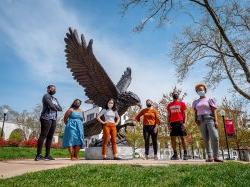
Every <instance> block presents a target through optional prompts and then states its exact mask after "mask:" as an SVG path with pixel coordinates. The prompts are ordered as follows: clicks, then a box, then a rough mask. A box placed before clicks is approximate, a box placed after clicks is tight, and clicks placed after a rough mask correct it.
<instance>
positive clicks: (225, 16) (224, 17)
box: [122, 0, 250, 100]
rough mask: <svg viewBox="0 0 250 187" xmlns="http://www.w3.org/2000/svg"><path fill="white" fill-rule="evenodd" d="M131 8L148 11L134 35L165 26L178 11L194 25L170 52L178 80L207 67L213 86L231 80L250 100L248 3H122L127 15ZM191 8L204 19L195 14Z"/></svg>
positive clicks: (188, 0)
mask: <svg viewBox="0 0 250 187" xmlns="http://www.w3.org/2000/svg"><path fill="white" fill-rule="evenodd" d="M131 6H142V7H143V8H146V9H147V13H146V18H145V19H143V20H142V22H141V23H139V24H138V25H137V26H136V27H135V29H134V30H135V31H141V30H143V28H144V27H145V25H146V24H147V23H148V22H149V21H150V20H151V19H155V20H157V22H158V25H162V24H164V23H165V22H166V21H168V20H170V18H171V15H175V14H176V13H178V11H179V12H182V11H183V10H184V11H187V13H188V15H190V16H191V17H192V18H193V20H194V24H193V25H192V26H190V27H187V28H184V32H183V34H182V37H179V38H178V39H177V40H176V41H175V42H174V47H173V50H172V52H171V55H172V57H173V61H174V63H175V65H176V66H177V74H178V77H179V80H180V81H182V80H183V79H184V78H186V76H187V74H188V72H189V70H190V68H191V67H193V66H194V65H195V64H197V63H204V64H206V66H207V67H208V68H209V72H208V73H207V75H206V76H205V77H204V78H205V81H206V82H207V83H208V84H209V85H210V86H214V87H215V86H216V85H217V84H218V83H219V82H221V81H222V80H224V79H228V80H229V81H230V82H231V84H232V86H233V88H234V90H235V91H236V92H238V93H239V94H240V95H241V96H243V97H244V98H246V99H248V100H250V70H249V65H250V62H249V57H250V55H249V54H250V35H249V33H250V2H249V0H245V1H234V0H231V1H214V0H211V1H208V0H183V1H178V0H165V1H164V0H123V3H122V10H123V12H124V13H125V12H126V11H127V10H128V9H129V8H130V7H131ZM190 7H191V8H192V9H196V10H197V11H200V12H201V15H199V16H197V14H192V13H193V11H192V10H190Z"/></svg>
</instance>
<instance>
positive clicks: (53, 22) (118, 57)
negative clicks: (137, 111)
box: [0, 0, 202, 106]
mask: <svg viewBox="0 0 250 187" xmlns="http://www.w3.org/2000/svg"><path fill="white" fill-rule="evenodd" d="M0 12H1V13H0V15H1V16H0V31H1V32H2V33H4V35H6V36H7V38H8V39H7V40H6V41H7V42H8V45H10V46H11V47H12V48H13V50H15V52H16V53H17V54H18V55H19V57H20V58H21V59H22V60H23V61H24V62H26V63H27V64H28V67H30V69H29V71H30V72H31V73H32V74H33V76H34V77H35V79H37V81H40V80H42V81H45V82H51V81H56V82H60V83H67V84H69V85H70V87H72V88H73V87H75V88H76V90H77V91H80V90H81V88H79V86H78V85H77V83H76V82H75V81H73V80H72V78H71V75H70V72H69V71H68V70H67V69H66V63H65V61H66V60H65V57H64V45H65V44H64V40H63V39H64V36H65V33H66V31H67V30H68V26H72V27H73V28H76V29H77V30H78V32H79V34H81V33H84V34H85V36H86V39H87V40H89V39H90V38H93V39H94V45H93V48H94V52H95V54H96V56H97V58H98V60H99V61H100V62H101V63H102V65H103V66H104V68H105V69H106V71H107V73H108V74H109V75H110V76H111V79H112V80H113V81H114V83H115V84H116V82H117V81H118V80H119V79H120V76H121V75H122V73H123V71H124V70H125V69H126V67H127V66H130V67H131V68H132V76H133V79H132V84H131V86H130V87H129V90H131V91H134V92H135V93H137V94H138V95H139V97H141V99H142V101H144V100H145V99H146V98H151V99H153V100H156V101H158V100H160V98H161V96H162V94H163V93H166V92H167V91H169V90H171V89H172V88H173V87H174V86H175V85H176V77H175V70H174V66H173V65H171V63H167V61H168V60H169V59H168V58H167V56H164V57H162V56H160V55H159V56H160V57H159V58H158V59H150V58H147V54H137V53H136V49H134V48H133V46H130V47H124V46H120V45H119V44H118V42H116V41H117V39H116V38H113V37H112V36H111V35H110V34H109V33H103V32H101V33H99V32H98V30H96V28H91V27H90V26H89V25H88V24H86V23H87V22H86V21H84V20H81V22H80V20H79V19H78V17H77V15H76V14H75V13H74V12H72V11H70V10H69V9H67V8H66V7H64V6H63V4H61V2H60V1H56V0H51V1H46V2H45V1H32V2H31V1H3V2H1V4H0ZM85 19H87V18H86V17H85ZM83 24H84V25H83ZM90 31H91V32H90ZM90 33H91V34H90ZM87 42H88V41H87ZM197 77H199V76H197V75H195V76H191V79H189V80H187V81H185V82H184V84H183V85H179V87H183V89H184V91H186V92H188V93H189V96H188V97H187V99H188V101H189V102H191V100H192V99H193V98H194V97H196V95H194V94H195V92H194V90H193V86H194V84H195V83H196V82H199V78H197ZM201 77H202V76H201ZM66 90H67V93H65V94H64V95H63V94H62V93H61V94H62V97H70V96H72V94H69V93H68V91H70V89H69V88H65V91H66ZM75 95H80V94H75ZM70 100H71V98H65V101H64V102H65V106H68V104H66V103H68V102H70Z"/></svg>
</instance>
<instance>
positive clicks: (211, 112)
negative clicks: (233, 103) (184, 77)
mask: <svg viewBox="0 0 250 187" xmlns="http://www.w3.org/2000/svg"><path fill="white" fill-rule="evenodd" d="M195 91H196V92H197V94H198V95H199V96H200V98H199V99H197V100H195V101H194V102H193V105H192V107H193V109H194V110H195V121H196V123H197V125H198V126H199V128H200V131H201V135H202V138H203V140H204V143H205V148H206V152H207V160H206V162H213V161H215V162H222V160H220V159H219V134H218V120H217V116H216V109H217V106H216V103H215V100H214V99H212V98H209V97H206V93H207V86H206V85H205V84H198V85H196V86H195ZM210 140H211V141H210ZM211 147H212V150H213V155H212V151H211Z"/></svg>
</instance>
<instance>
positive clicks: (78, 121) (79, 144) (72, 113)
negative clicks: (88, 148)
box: [63, 99, 84, 160]
mask: <svg viewBox="0 0 250 187" xmlns="http://www.w3.org/2000/svg"><path fill="white" fill-rule="evenodd" d="M81 103H82V102H81V100H80V99H75V100H74V102H73V103H72V105H71V106H70V108H69V109H68V110H67V112H66V113H65V115H64V123H65V125H66V126H65V129H64V136H63V147H64V148H66V147H67V148H68V151H69V154H70V158H71V160H78V159H79V156H78V155H79V151H80V149H81V148H83V147H84V140H83V137H84V133H83V132H84V131H83V112H82V110H81V109H80V106H81Z"/></svg>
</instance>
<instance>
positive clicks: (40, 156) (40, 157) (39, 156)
mask: <svg viewBox="0 0 250 187" xmlns="http://www.w3.org/2000/svg"><path fill="white" fill-rule="evenodd" d="M34 160H35V161H40V160H44V158H43V156H42V155H36V158H35V159H34Z"/></svg>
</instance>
